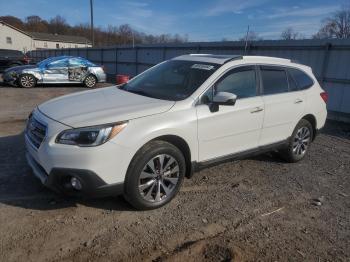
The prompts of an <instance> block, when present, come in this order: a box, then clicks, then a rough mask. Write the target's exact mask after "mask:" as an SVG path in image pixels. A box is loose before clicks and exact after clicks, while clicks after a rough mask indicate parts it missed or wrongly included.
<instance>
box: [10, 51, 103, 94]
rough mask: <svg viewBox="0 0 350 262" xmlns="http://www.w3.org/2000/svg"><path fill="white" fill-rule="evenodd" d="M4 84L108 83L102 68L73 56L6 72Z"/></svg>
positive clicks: (52, 59) (25, 85)
mask: <svg viewBox="0 0 350 262" xmlns="http://www.w3.org/2000/svg"><path fill="white" fill-rule="evenodd" d="M3 78H4V82H5V83H8V84H11V85H16V86H17V85H19V86H20V87H26V88H27V87H34V86H35V85H36V84H39V83H40V84H72V83H83V84H84V85H85V86H86V87H94V86H95V85H96V83H98V82H106V73H105V72H104V69H103V68H102V67H101V66H97V65H95V64H93V63H91V62H90V61H88V60H86V59H84V58H81V57H73V56H58V57H50V58H47V59H45V60H43V61H41V62H39V63H37V64H36V65H24V66H15V67H11V68H9V69H7V70H6V71H5V72H4V76H3Z"/></svg>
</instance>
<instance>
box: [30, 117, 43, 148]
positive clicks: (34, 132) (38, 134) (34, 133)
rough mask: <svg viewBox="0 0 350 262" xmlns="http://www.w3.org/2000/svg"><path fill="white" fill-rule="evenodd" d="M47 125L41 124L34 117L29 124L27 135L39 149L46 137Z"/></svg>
mask: <svg viewBox="0 0 350 262" xmlns="http://www.w3.org/2000/svg"><path fill="white" fill-rule="evenodd" d="M46 129H47V127H46V125H44V124H42V123H40V122H39V121H38V120H36V119H35V118H34V117H33V116H30V117H29V119H28V122H27V128H26V135H27V137H28V139H29V140H30V142H31V143H32V144H33V145H34V146H35V147H36V148H39V147H40V145H41V143H42V142H43V140H44V138H45V136H46Z"/></svg>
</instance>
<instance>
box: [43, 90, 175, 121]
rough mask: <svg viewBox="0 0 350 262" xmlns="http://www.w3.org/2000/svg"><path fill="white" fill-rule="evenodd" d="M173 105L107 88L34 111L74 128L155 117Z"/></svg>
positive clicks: (57, 100)
mask: <svg viewBox="0 0 350 262" xmlns="http://www.w3.org/2000/svg"><path fill="white" fill-rule="evenodd" d="M174 104H175V102H174V101H166V100H159V99H154V98H149V97H146V96H141V95H137V94H133V93H130V92H127V91H123V90H120V89H118V88H117V87H115V86H111V87H106V88H101V89H94V90H90V91H84V92H79V93H74V94H70V95H66V96H62V97H58V98H55V99H52V100H49V101H47V102H45V103H43V104H41V105H39V106H38V108H39V110H40V111H41V112H42V113H43V114H45V115H46V116H48V117H50V118H51V119H53V120H56V121H59V122H61V123H63V124H65V125H68V126H71V127H75V128H76V127H83V126H93V125H101V124H106V123H114V122H119V121H124V120H131V119H135V118H139V117H144V116H148V115H153V114H159V113H163V112H166V111H168V110H169V109H170V108H171V107H172V106H173V105H174Z"/></svg>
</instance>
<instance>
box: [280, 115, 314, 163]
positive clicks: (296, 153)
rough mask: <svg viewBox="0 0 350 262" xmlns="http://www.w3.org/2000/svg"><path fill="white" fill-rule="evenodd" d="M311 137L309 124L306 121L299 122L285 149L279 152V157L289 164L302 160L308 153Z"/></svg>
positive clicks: (311, 130) (311, 131) (311, 132)
mask: <svg viewBox="0 0 350 262" xmlns="http://www.w3.org/2000/svg"><path fill="white" fill-rule="evenodd" d="M313 136H314V134H313V128H312V125H311V123H310V122H309V121H307V120H306V119H302V120H300V121H299V123H298V124H297V126H296V127H295V129H294V131H293V134H292V136H291V137H290V139H289V143H288V146H287V148H285V149H284V150H281V151H280V153H281V156H282V157H283V158H284V159H285V160H286V161H287V162H290V163H295V162H298V161H300V160H302V159H303V158H304V157H305V155H306V154H307V152H308V151H309V148H310V145H311V142H312V139H313Z"/></svg>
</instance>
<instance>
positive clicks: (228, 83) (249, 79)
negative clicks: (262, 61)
mask: <svg viewBox="0 0 350 262" xmlns="http://www.w3.org/2000/svg"><path fill="white" fill-rule="evenodd" d="M255 78H256V77H255V69H254V67H253V66H245V67H240V68H236V69H233V70H232V71H230V72H228V73H226V74H225V75H224V76H223V77H222V78H221V79H220V80H219V81H218V82H217V83H216V84H215V92H216V93H217V92H229V93H232V94H235V95H237V98H238V99H239V98H247V97H253V96H256V79H255Z"/></svg>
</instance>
